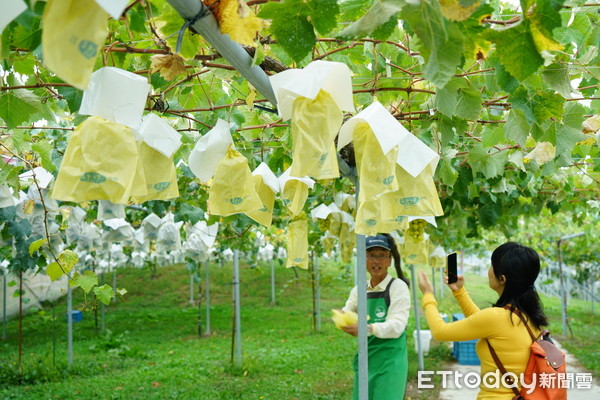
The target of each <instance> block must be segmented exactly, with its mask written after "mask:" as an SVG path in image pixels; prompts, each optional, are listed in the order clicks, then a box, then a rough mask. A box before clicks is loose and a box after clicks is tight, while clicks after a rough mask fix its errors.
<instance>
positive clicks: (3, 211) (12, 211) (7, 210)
mask: <svg viewBox="0 0 600 400" xmlns="http://www.w3.org/2000/svg"><path fill="white" fill-rule="evenodd" d="M16 215H17V207H16V206H10V207H2V208H0V222H10V221H12V220H14V219H15V217H16Z"/></svg>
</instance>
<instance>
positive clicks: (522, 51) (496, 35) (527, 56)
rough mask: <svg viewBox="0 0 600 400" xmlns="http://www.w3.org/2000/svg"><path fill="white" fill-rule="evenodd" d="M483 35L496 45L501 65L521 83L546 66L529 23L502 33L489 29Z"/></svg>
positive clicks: (523, 23)
mask: <svg viewBox="0 0 600 400" xmlns="http://www.w3.org/2000/svg"><path fill="white" fill-rule="evenodd" d="M483 35H484V37H485V38H486V39H488V40H490V41H491V42H493V43H495V44H496V53H497V56H498V59H499V61H500V63H502V65H504V68H506V70H507V71H508V72H509V73H510V74H511V75H512V76H514V77H515V78H517V79H518V80H519V81H523V80H524V79H525V78H527V77H528V76H530V75H531V74H533V73H534V72H536V71H537V70H538V68H539V67H541V66H542V65H543V64H544V59H543V58H542V56H541V55H540V53H539V52H538V50H537V47H536V46H535V43H534V41H533V37H532V35H531V31H530V30H529V23H528V22H527V21H523V22H521V23H520V24H518V25H516V26H513V27H511V28H509V29H505V30H502V31H496V30H492V29H489V30H487V31H486V32H484V34H483Z"/></svg>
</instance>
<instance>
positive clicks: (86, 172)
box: [52, 117, 146, 204]
mask: <svg viewBox="0 0 600 400" xmlns="http://www.w3.org/2000/svg"><path fill="white" fill-rule="evenodd" d="M138 157H139V155H138V149H137V145H136V143H135V139H134V137H133V132H132V131H131V129H129V128H128V127H126V126H124V125H121V124H118V123H116V122H112V121H108V120H105V119H104V118H100V117H90V118H88V119H86V120H85V121H84V122H83V123H82V124H81V125H79V126H78V127H77V128H76V129H75V131H74V132H73V135H72V136H71V139H70V140H69V143H68V145H67V150H66V152H65V155H64V157H63V161H62V164H61V166H60V170H59V171H58V176H57V178H56V183H55V185H54V189H53V191H52V198H54V199H57V200H63V201H74V202H81V201H88V200H109V201H110V202H112V203H117V204H127V202H128V200H129V196H130V194H131V193H133V192H144V190H145V186H146V182H145V179H144V177H143V176H142V177H138V178H139V179H134V178H135V176H136V170H137V165H138Z"/></svg>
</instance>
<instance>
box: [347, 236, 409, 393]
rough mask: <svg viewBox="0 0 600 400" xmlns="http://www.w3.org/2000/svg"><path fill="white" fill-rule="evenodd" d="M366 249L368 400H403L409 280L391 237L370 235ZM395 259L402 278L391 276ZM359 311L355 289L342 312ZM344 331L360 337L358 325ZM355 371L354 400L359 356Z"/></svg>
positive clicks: (349, 326) (406, 368)
mask: <svg viewBox="0 0 600 400" xmlns="http://www.w3.org/2000/svg"><path fill="white" fill-rule="evenodd" d="M366 248H367V272H368V273H369V275H370V278H371V279H370V280H369V283H368V285H367V313H368V316H369V325H368V328H369V338H368V351H369V362H368V363H369V374H368V375H369V400H401V399H403V398H404V391H405V388H406V379H407V373H408V356H407V353H406V323H407V321H408V316H409V312H410V291H409V289H408V284H407V283H408V280H406V278H405V277H404V274H403V273H402V270H401V269H400V256H399V254H398V250H397V248H396V245H395V243H394V241H393V239H392V238H391V236H389V235H377V236H369V237H367V239H366ZM392 256H393V258H394V262H395V265H396V271H397V272H398V275H399V276H400V279H397V278H392V276H391V275H389V274H388V268H389V267H390V265H391V262H392ZM357 308H358V296H357V288H356V287H354V288H353V289H352V291H351V292H350V297H349V298H348V301H347V302H346V305H345V307H344V309H343V310H344V311H354V312H356V311H357ZM342 329H343V330H344V331H345V332H347V333H349V334H351V335H353V336H357V335H358V326H357V325H348V326H346V327H344V328H342ZM354 372H355V377H354V392H353V398H354V399H358V355H356V356H355V357H354Z"/></svg>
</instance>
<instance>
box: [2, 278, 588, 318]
mask: <svg viewBox="0 0 600 400" xmlns="http://www.w3.org/2000/svg"><path fill="white" fill-rule="evenodd" d="M4 279H5V282H6V278H4ZM595 286H596V285H594V279H593V278H590V293H591V294H592V314H594V295H595V293H594V287H595ZM5 290H6V289H5ZM5 296H6V295H5Z"/></svg>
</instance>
